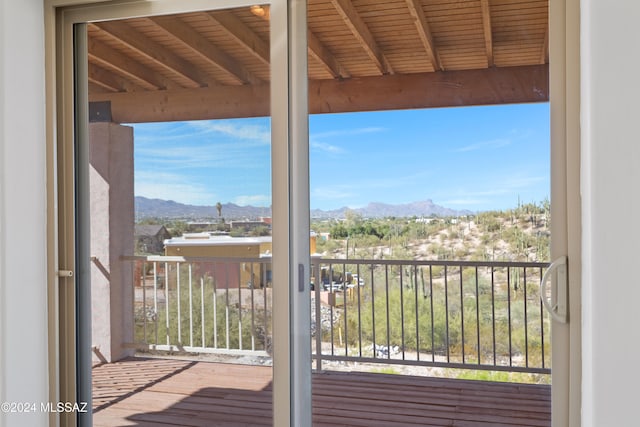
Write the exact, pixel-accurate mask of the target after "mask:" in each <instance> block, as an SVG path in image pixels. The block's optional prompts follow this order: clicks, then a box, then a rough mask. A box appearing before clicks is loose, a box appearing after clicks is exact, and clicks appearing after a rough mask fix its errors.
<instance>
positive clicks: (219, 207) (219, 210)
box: [216, 202, 222, 217]
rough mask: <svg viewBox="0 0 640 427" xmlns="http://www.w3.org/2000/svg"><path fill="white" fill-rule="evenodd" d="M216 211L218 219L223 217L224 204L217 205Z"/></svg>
mask: <svg viewBox="0 0 640 427" xmlns="http://www.w3.org/2000/svg"><path fill="white" fill-rule="evenodd" d="M216 209H217V210H218V217H221V216H222V203H220V202H218V203H216Z"/></svg>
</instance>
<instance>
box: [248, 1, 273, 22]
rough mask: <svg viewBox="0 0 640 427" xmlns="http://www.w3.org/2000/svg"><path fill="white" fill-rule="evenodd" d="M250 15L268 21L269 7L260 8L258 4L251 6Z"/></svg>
mask: <svg viewBox="0 0 640 427" xmlns="http://www.w3.org/2000/svg"><path fill="white" fill-rule="evenodd" d="M251 13H253V14H254V15H255V16H258V17H260V18H262V19H264V20H269V6H266V5H265V6H262V5H259V4H256V5H253V6H251Z"/></svg>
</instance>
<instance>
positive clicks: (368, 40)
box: [331, 0, 393, 74]
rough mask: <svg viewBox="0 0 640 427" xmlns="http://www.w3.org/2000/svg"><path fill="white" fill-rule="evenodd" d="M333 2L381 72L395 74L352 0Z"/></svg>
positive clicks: (335, 0)
mask: <svg viewBox="0 0 640 427" xmlns="http://www.w3.org/2000/svg"><path fill="white" fill-rule="evenodd" d="M331 3H332V4H333V6H334V8H335V9H336V11H337V12H338V14H339V15H340V16H341V17H342V19H343V21H344V23H345V24H346V25H347V27H349V30H351V33H352V34H353V35H354V37H355V38H356V39H357V40H358V42H359V43H360V45H361V46H362V48H363V49H364V50H365V52H367V55H368V56H369V58H371V60H372V61H373V62H374V63H375V64H376V67H377V68H378V70H379V71H380V74H393V68H392V67H391V64H390V63H389V60H388V59H387V57H386V56H385V55H384V53H383V52H382V50H381V49H380V47H379V46H378V43H377V42H376V40H375V38H374V37H373V34H371V31H370V30H369V27H367V24H365V22H364V21H363V20H362V18H361V17H360V15H359V14H358V11H357V10H356V8H355V7H354V6H353V4H352V3H351V0H331Z"/></svg>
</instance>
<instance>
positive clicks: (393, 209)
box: [135, 196, 473, 221]
mask: <svg viewBox="0 0 640 427" xmlns="http://www.w3.org/2000/svg"><path fill="white" fill-rule="evenodd" d="M348 211H351V212H354V213H356V214H359V215H361V216H363V217H365V218H382V217H412V216H432V215H435V216H441V217H445V216H459V215H468V214H472V213H473V212H471V211H468V210H455V209H450V208H446V207H443V206H440V205H436V204H435V203H433V201H431V200H424V201H419V202H412V203H404V204H397V205H391V204H387V203H379V202H375V203H369V204H368V205H367V206H365V207H363V208H356V209H351V208H348V207H342V208H339V209H334V210H327V211H325V210H322V209H312V210H311V217H312V218H317V219H320V218H344V217H345V213H346V212H348ZM135 212H136V219H138V220H140V219H143V218H167V219H187V220H203V221H204V220H211V219H214V218H218V210H217V208H216V207H215V206H195V205H185V204H182V203H177V202H174V201H172V200H161V199H148V198H146V197H141V196H136V198H135ZM221 213H222V215H221V216H222V217H223V218H225V219H227V220H228V219H257V218H259V217H269V216H271V208H270V207H255V206H239V205H236V204H234V203H224V204H222V211H221Z"/></svg>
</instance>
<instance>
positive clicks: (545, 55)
mask: <svg viewBox="0 0 640 427" xmlns="http://www.w3.org/2000/svg"><path fill="white" fill-rule="evenodd" d="M540 63H541V64H548V63H549V25H548V24H547V28H545V30H544V41H543V42H542V50H541V51H540Z"/></svg>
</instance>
